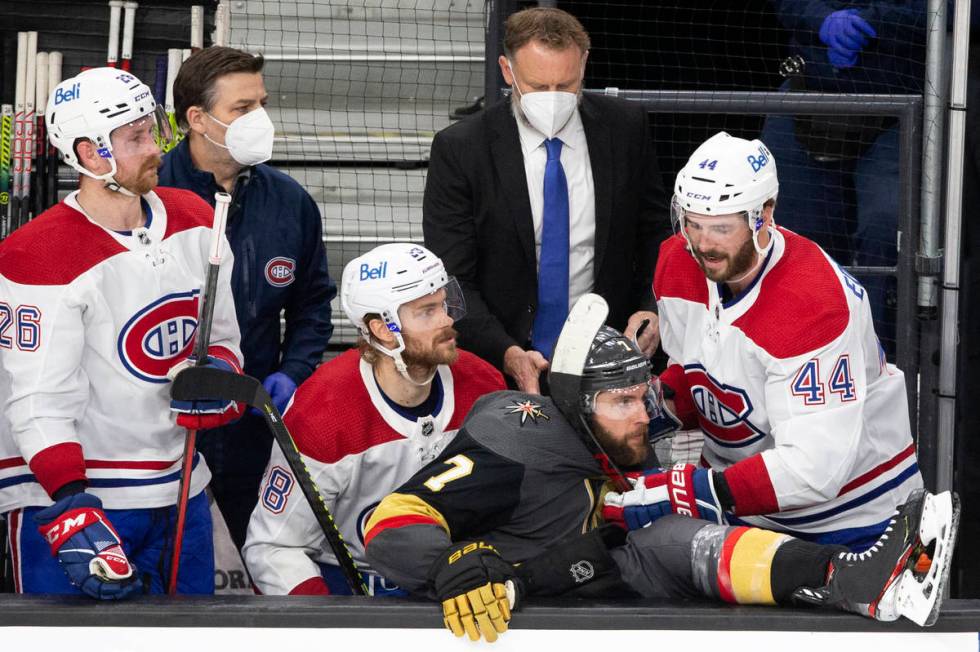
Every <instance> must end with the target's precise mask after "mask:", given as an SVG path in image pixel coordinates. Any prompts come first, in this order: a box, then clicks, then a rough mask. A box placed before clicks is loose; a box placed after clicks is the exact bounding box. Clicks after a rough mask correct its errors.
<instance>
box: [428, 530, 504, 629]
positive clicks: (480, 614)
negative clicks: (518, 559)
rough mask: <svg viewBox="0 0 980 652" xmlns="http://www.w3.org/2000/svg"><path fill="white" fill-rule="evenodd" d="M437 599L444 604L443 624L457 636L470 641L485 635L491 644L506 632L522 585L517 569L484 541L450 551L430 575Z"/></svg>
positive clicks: (456, 547)
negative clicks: (465, 637)
mask: <svg viewBox="0 0 980 652" xmlns="http://www.w3.org/2000/svg"><path fill="white" fill-rule="evenodd" d="M429 577H430V581H431V582H432V587H433V590H434V591H435V594H436V597H438V598H439V600H440V601H442V614H443V622H444V623H445V625H446V629H448V630H449V631H451V632H452V633H453V634H455V635H456V636H462V635H463V634H464V633H465V634H466V635H468V636H469V637H470V640H471V641H477V640H479V639H480V636H481V635H482V636H483V638H485V639H486V640H487V642H488V643H493V642H494V641H496V640H497V635H498V634H501V633H503V632H506V631H507V623H508V622H509V621H510V612H511V610H512V609H514V607H515V606H516V604H517V598H518V592H519V588H518V587H519V582H518V581H517V573H516V572H515V570H514V567H513V566H512V565H510V564H508V563H507V562H506V561H504V560H503V559H501V558H500V555H499V554H498V553H497V551H496V549H494V547H493V546H491V545H490V544H488V543H484V542H482V541H464V542H462V543H456V544H453V545H452V546H450V547H449V549H447V550H446V552H445V553H444V554H443V555H442V557H440V558H439V560H438V561H436V563H435V565H434V566H433V567H432V570H431V571H430V572H429Z"/></svg>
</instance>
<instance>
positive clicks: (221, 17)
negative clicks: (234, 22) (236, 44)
mask: <svg viewBox="0 0 980 652" xmlns="http://www.w3.org/2000/svg"><path fill="white" fill-rule="evenodd" d="M230 40H231V7H229V6H228V2H227V0H221V2H219V3H218V8H217V9H215V10H214V36H213V38H212V39H211V41H212V43H213V44H214V45H223V46H225V47H227V46H228V42H229V41H230Z"/></svg>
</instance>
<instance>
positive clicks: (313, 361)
mask: <svg viewBox="0 0 980 652" xmlns="http://www.w3.org/2000/svg"><path fill="white" fill-rule="evenodd" d="M160 185H161V186H175V187H177V188H186V189H187V190H191V191H193V192H195V193H197V194H198V195H200V196H201V197H202V198H203V199H204V200H205V201H206V202H208V203H209V204H210V205H212V206H213V205H214V193H216V192H221V191H222V190H223V189H222V188H221V187H219V186H218V184H217V182H216V181H215V180H214V175H213V174H211V173H210V172H203V171H201V170H198V169H196V168H195V167H194V164H193V162H192V161H191V155H190V144H189V141H188V140H186V139H185V140H184V141H183V142H182V143H180V144H179V145H178V146H177V147H176V148H175V149H173V150H172V151H170V152H169V153H167V155H166V156H164V157H163V165H161V166H160ZM226 233H227V235H228V241H229V242H230V243H231V250H232V252H233V253H234V255H235V267H234V270H233V271H232V277H231V289H232V292H233V293H234V295H235V311H236V312H237V314H238V325H239V327H240V329H241V333H242V353H243V355H244V356H245V373H247V374H248V375H250V376H254V377H256V378H258V379H259V380H262V379H264V378H265V377H266V376H268V375H269V374H271V373H273V372H275V371H282V372H283V373H285V374H286V375H287V376H289V377H290V378H292V379H293V380H294V381H295V382H296V384H297V385H299V384H300V383H302V382H303V381H304V380H306V379H307V378H308V377H309V376H310V374H312V373H313V370H314V369H315V368H316V366H317V364H319V362H320V358H321V356H322V355H323V351H324V349H325V348H326V346H327V341H328V340H329V339H330V335H331V334H332V333H333V325H332V324H331V322H330V301H331V300H332V299H333V298H334V297H335V296H336V294H337V287H336V285H335V284H334V282H333V281H332V280H331V279H330V276H329V275H328V274H327V254H326V250H325V249H324V246H323V238H322V222H321V220H320V210H319V209H318V208H317V205H316V203H315V202H314V201H313V198H312V197H310V195H309V193H307V192H306V190H304V189H303V187H302V186H301V185H299V183H297V182H296V181H295V180H293V179H292V178H291V177H289V176H287V175H285V174H283V173H282V172H280V171H278V170H276V169H274V168H272V167H269V166H268V165H256V166H254V167H251V168H247V172H246V173H245V174H243V175H242V176H241V177H240V178H239V180H238V182H237V183H236V186H235V192H234V195H233V200H232V205H231V208H230V210H229V211H228V228H227V231H226ZM283 309H285V316H286V332H285V336H284V337H283V338H282V342H281V344H280V337H279V336H280V321H279V314H280V312H281V311H282V310H283Z"/></svg>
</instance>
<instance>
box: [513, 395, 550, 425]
mask: <svg viewBox="0 0 980 652" xmlns="http://www.w3.org/2000/svg"><path fill="white" fill-rule="evenodd" d="M504 409H505V410H507V414H519V415H521V425H522V426H523V425H524V423H525V422H526V421H527V420H528V418H529V417H530V419H531V422H532V423H537V422H538V419H544V420H545V421H550V420H551V417H549V416H548V415H547V414H545V413H544V412H542V411H541V406H540V405H538V404H537V403H532V402H531V401H514V404H513V405H505V406H504Z"/></svg>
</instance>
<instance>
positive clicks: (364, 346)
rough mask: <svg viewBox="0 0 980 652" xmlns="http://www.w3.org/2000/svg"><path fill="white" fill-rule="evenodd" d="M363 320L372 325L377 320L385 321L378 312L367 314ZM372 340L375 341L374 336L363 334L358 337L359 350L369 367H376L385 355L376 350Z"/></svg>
mask: <svg viewBox="0 0 980 652" xmlns="http://www.w3.org/2000/svg"><path fill="white" fill-rule="evenodd" d="M363 319H364V323H365V324H370V323H371V322H372V321H373V320H375V319H377V320H379V321H384V319H383V318H382V317H381V315H379V314H378V313H376V312H369V313H367V314H366V315H364V317H363ZM370 340H374V336H373V335H364V334H363V333H361V334H360V335H359V336H358V337H357V350H358V352H359V353H360V355H361V358H363V359H364V361H365V362H367V363H368V364H369V365H371V366H372V367H374V366H375V365H376V364H377V363H378V362H379V361H380V360H381V356H382V355H383V354H382V353H381V352H380V351H378V350H377V349H376V348H374V345H373V344H371V341H370Z"/></svg>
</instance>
